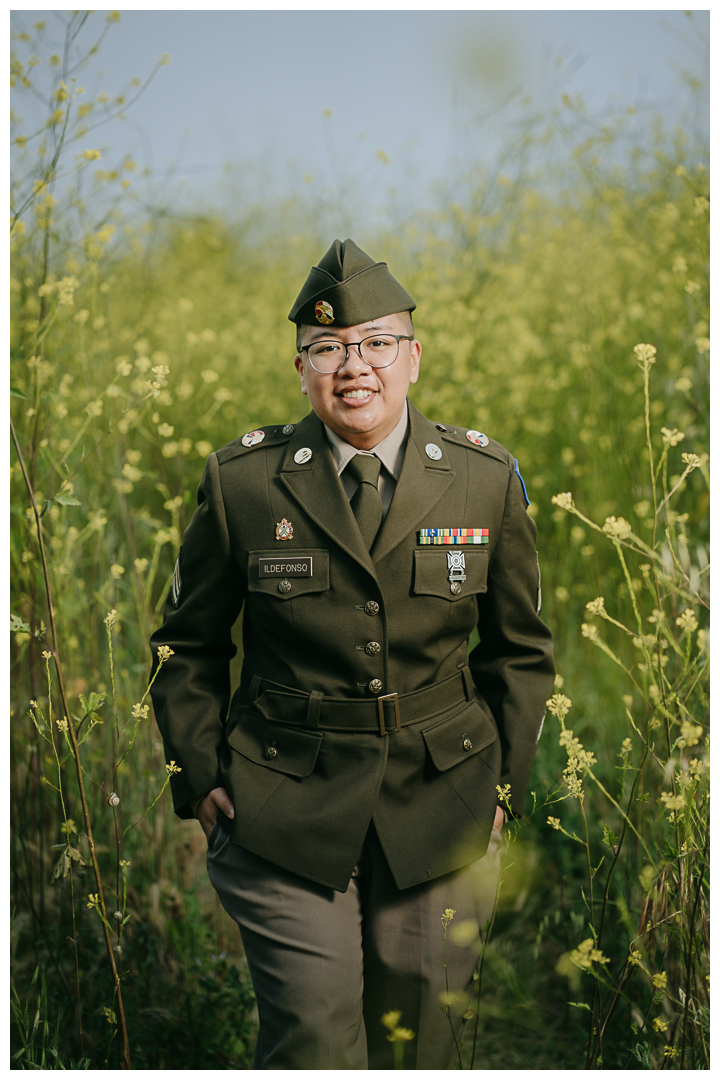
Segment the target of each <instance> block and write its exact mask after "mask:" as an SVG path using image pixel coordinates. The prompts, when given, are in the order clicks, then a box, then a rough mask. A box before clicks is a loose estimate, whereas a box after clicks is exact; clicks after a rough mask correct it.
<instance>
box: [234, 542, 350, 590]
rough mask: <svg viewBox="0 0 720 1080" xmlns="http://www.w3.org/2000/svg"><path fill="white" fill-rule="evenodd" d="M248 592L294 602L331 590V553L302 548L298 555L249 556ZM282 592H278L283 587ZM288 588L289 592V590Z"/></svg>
mask: <svg viewBox="0 0 720 1080" xmlns="http://www.w3.org/2000/svg"><path fill="white" fill-rule="evenodd" d="M247 577H248V591H249V592H251V593H253V592H255V593H257V592H260V593H266V594H267V595H268V596H274V597H275V598H276V599H277V600H292V599H293V598H294V597H297V596H305V595H306V594H307V593H315V592H324V591H325V590H327V589H329V588H330V552H329V551H328V550H327V549H322V548H302V550H300V549H298V552H297V553H296V552H294V551H292V552H290V553H289V554H288V553H286V552H285V551H282V552H278V551H277V550H272V549H271V550H267V551H249V552H248V574H247ZM281 582H282V583H283V586H282V588H278V586H279V585H280V583H281ZM288 586H289V588H288Z"/></svg>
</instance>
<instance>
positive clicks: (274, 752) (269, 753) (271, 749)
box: [265, 746, 277, 760]
mask: <svg viewBox="0 0 720 1080" xmlns="http://www.w3.org/2000/svg"><path fill="white" fill-rule="evenodd" d="M265 756H266V757H268V758H270V760H272V759H273V758H274V757H276V756H277V750H276V749H275V747H274V746H268V748H267V750H266V751H265Z"/></svg>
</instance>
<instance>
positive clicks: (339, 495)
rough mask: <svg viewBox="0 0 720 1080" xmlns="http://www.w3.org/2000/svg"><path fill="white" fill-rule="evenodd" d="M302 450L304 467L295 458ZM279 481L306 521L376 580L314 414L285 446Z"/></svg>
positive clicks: (308, 417) (311, 414)
mask: <svg viewBox="0 0 720 1080" xmlns="http://www.w3.org/2000/svg"><path fill="white" fill-rule="evenodd" d="M303 447H308V449H310V450H312V457H311V458H310V460H309V461H307V462H305V463H302V462H301V463H298V462H296V461H295V454H296V453H297V451H298V450H300V449H302V448H303ZM280 478H281V480H282V482H283V484H284V485H285V487H286V488H287V489H288V491H289V492H290V493H291V495H293V496H294V498H295V499H296V500H297V502H298V503H299V504H300V506H301V507H302V508H303V510H304V511H305V513H306V514H307V515H308V517H309V518H311V519H312V521H314V522H315V524H316V525H318V526H319V527H320V528H321V529H322V530H323V531H324V532H326V533H327V534H328V536H330V537H332V539H333V540H334V541H335V543H336V544H338V545H339V546H340V547H341V548H342V549H343V551H346V552H347V553H348V555H351V556H352V558H353V559H355V560H356V561H357V562H358V563H360V565H361V566H362V567H364V569H365V570H367V571H368V573H370V574H372V576H373V577H376V574H375V566H374V564H373V560H372V559H371V558H370V555H369V553H368V551H367V548H366V547H365V542H364V541H363V538H362V535H361V533H360V530H359V528H358V525H357V522H356V520H355V515H354V514H353V512H352V510H351V509H350V503H349V502H348V499H347V496H346V494H345V492H344V490H343V487H342V484H341V483H340V478H339V477H338V474H337V471H336V469H335V462H334V460H333V456H332V451H331V449H330V445H329V443H328V441H327V439H326V438H325V432H324V430H323V426H322V423H321V422H320V420H319V419H318V417H317V416H316V414H315V413H314V412H311V413H308V415H307V416H306V417H304V419H303V420H301V421H300V423H299V424H297V425H296V427H295V430H294V432H293V434H292V436H291V438H290V441H289V443H288V447H287V452H286V454H285V460H284V461H283V465H282V469H281V472H280Z"/></svg>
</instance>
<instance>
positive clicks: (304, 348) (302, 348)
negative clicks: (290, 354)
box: [300, 331, 415, 375]
mask: <svg viewBox="0 0 720 1080" xmlns="http://www.w3.org/2000/svg"><path fill="white" fill-rule="evenodd" d="M378 337H391V338H395V340H396V342H397V346H398V351H397V352H396V353H395V355H394V357H393V358H392V360H391V361H390V363H389V364H371V363H370V361H369V360H368V359H366V357H364V356H363V354H362V349H361V348H360V346H361V345H362V344H363V343H364V342H365V341H372V340H373V338H378ZM414 340H415V335H414V334H388V333H385V331H383V332H382V333H380V334H368V336H367V337H366V338H363V339H362V341H347V342H345V341H338V340H337V338H320V339H319V340H318V341H311V342H310V344H309V345H301V346H300V352H306V353H307V357H308V363H309V364H310V367H311V368H312V369H313V371H317V373H318V375H337V373H338V371H340V368H341V367H343V365H344V364H346V363H347V361H348V357H349V356H350V346H351V345H355V346H356V348H357V351H358V356H359V357H360V359H361V360H362V362H363V364H367V366H368V367H370V368H373V369H375V370H379V371H382V369H383V368H389V367H392V365H393V364H394V363H395V361H396V360H397V358H398V356H399V355H400V342H401V341H414ZM330 342H332V344H333V345H342V346H344V348H345V359H344V360H343V362H342V364H340V365H338V367H336V368H335V369H334V371H319V370H318V368H316V367H315V365H314V364H313V362H312V358H311V356H310V349H311V348H312V347H313V345H322V344H323V343H325V344H328V343H330Z"/></svg>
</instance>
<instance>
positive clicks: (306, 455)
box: [294, 446, 312, 465]
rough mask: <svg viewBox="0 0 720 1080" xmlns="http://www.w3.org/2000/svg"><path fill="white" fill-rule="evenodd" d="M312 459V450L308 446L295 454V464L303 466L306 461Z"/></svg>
mask: <svg viewBox="0 0 720 1080" xmlns="http://www.w3.org/2000/svg"><path fill="white" fill-rule="evenodd" d="M311 457H312V450H311V449H310V447H309V446H302V447H300V449H299V450H298V451H297V452H296V454H295V458H294V461H295V464H296V465H304V464H305V462H306V461H309V460H310V458H311Z"/></svg>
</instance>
